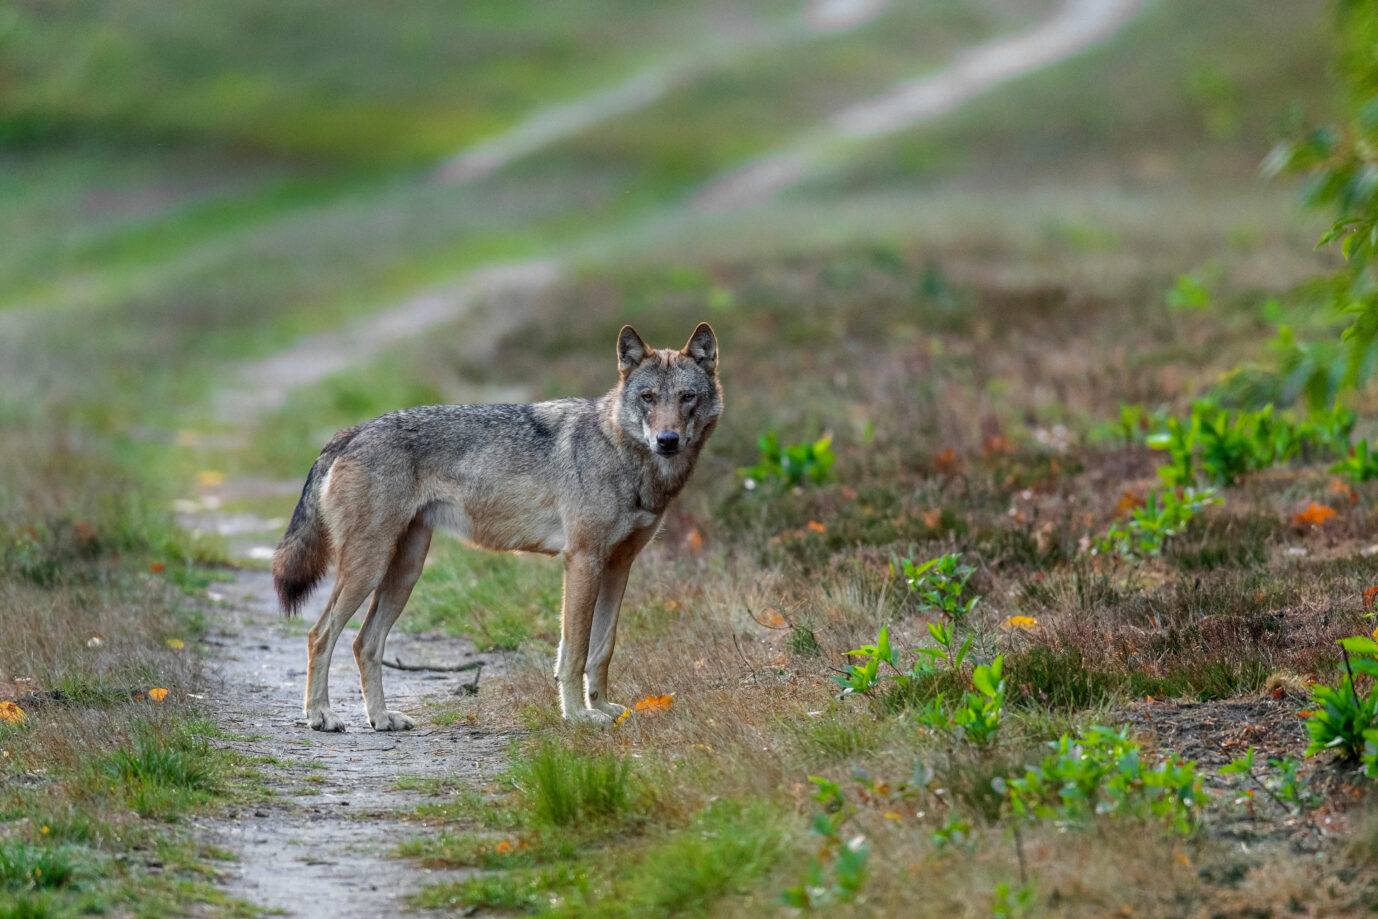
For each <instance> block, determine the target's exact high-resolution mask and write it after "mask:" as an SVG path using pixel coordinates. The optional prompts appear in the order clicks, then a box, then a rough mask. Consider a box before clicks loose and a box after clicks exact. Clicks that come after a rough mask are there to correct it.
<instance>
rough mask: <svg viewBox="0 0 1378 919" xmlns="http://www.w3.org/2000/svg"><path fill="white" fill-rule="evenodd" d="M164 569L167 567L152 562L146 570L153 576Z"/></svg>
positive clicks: (160, 563)
mask: <svg viewBox="0 0 1378 919" xmlns="http://www.w3.org/2000/svg"><path fill="white" fill-rule="evenodd" d="M166 567H167V565H164V564H163V563H162V562H153V563H151V564H150V565H149V566H148V570H149V571H151V572H153V573H154V574H158V573H160V572H161V571H162V570H163V569H164V568H166Z"/></svg>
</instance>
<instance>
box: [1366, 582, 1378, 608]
mask: <svg viewBox="0 0 1378 919" xmlns="http://www.w3.org/2000/svg"><path fill="white" fill-rule="evenodd" d="M1376 601H1378V584H1374V585H1373V586H1372V587H1370V588H1369V589H1368V590H1366V591H1364V606H1367V607H1368V608H1369V609H1373V604H1374V602H1376Z"/></svg>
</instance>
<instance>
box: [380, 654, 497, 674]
mask: <svg viewBox="0 0 1378 919" xmlns="http://www.w3.org/2000/svg"><path fill="white" fill-rule="evenodd" d="M383 666H384V667H391V668H392V669H393V670H433V671H435V672H436V673H460V672H462V671H465V670H482V669H483V661H470V662H469V663H467V664H457V665H455V666H453V667H442V666H438V665H436V666H433V665H431V664H404V663H402V658H400V657H398V658H395V659H393V660H390V661H389V660H384V661H383Z"/></svg>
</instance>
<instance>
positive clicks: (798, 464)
mask: <svg viewBox="0 0 1378 919" xmlns="http://www.w3.org/2000/svg"><path fill="white" fill-rule="evenodd" d="M832 442H833V439H832V435H824V436H823V437H820V438H819V439H818V440H815V441H813V442H812V443H799V444H790V445H789V446H781V445H780V436H779V435H778V434H776V433H775V432H774V431H770V432H768V433H765V434H762V435H761V436H760V437H759V438H758V439H757V441H756V445H757V446H758V447H759V448H760V450H761V461H760V462H759V463H757V464H756V465H755V466H747V467H743V468H741V469H738V470H737V474H738V475H740V476H742V477H743V478H745V479H746V480H747V482H748V487H752V486H753V485H754V483H757V482H778V483H780V484H781V485H783V486H785V487H786V488H792V487H794V486H795V485H802V484H803V483H804V482H806V481H807V482H812V483H813V484H815V485H821V484H823V483H824V482H826V481H828V479H829V478H830V477H831V475H832V468H833V463H834V462H835V461H836V459H837V457H836V456H834V455H833V450H832Z"/></svg>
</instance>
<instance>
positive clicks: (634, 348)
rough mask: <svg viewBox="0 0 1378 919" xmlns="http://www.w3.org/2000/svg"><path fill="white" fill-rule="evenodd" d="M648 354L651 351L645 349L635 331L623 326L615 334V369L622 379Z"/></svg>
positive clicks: (644, 344) (643, 343)
mask: <svg viewBox="0 0 1378 919" xmlns="http://www.w3.org/2000/svg"><path fill="white" fill-rule="evenodd" d="M650 354H651V349H650V348H648V347H646V343H645V342H644V341H642V340H641V336H640V335H638V334H636V329H634V328H632V327H631V326H629V325H624V326H623V327H622V331H621V332H619V333H618V334H617V369H618V372H620V373H621V374H622V377H623V379H626V376H627V374H629V373H631V372H632V371H633V370H635V369H636V367H637V365H638V364H640V363H641V362H642V361H644V360H645V359H646V358H647V357H649V356H650Z"/></svg>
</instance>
